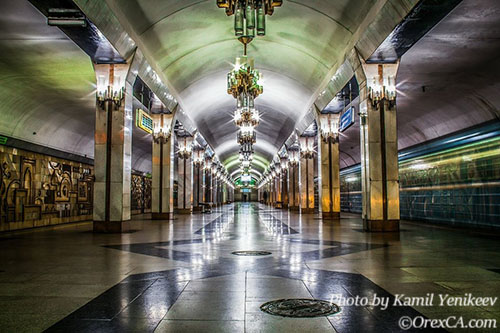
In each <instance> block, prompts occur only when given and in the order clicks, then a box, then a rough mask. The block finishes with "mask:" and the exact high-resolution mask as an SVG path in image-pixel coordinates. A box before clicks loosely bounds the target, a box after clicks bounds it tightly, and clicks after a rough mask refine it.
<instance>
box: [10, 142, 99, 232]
mask: <svg viewBox="0 0 500 333" xmlns="http://www.w3.org/2000/svg"><path fill="white" fill-rule="evenodd" d="M92 172H93V171H92V166H90V165H86V164H82V163H77V162H71V161H67V160H63V159H59V158H55V157H49V156H44V155H41V154H37V153H31V152H25V151H21V150H18V149H14V148H9V147H0V174H1V182H0V230H12V229H19V228H29V227H35V226H41V225H50V224H58V223H64V222H69V219H67V218H72V217H84V218H85V219H89V218H91V216H92V182H93V176H92ZM77 220H78V219H77Z"/></svg>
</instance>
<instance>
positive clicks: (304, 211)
mask: <svg viewBox="0 0 500 333" xmlns="http://www.w3.org/2000/svg"><path fill="white" fill-rule="evenodd" d="M300 212H301V213H302V214H314V208H301V209H300Z"/></svg>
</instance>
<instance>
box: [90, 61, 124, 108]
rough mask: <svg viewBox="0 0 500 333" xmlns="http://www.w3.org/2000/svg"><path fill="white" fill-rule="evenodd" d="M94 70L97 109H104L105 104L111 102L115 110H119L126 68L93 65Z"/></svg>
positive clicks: (112, 65) (116, 65) (122, 96)
mask: <svg viewBox="0 0 500 333" xmlns="http://www.w3.org/2000/svg"><path fill="white" fill-rule="evenodd" d="M94 69H95V72H96V76H97V92H96V99H97V103H98V105H99V107H100V108H101V109H104V108H105V103H106V102H112V103H113V105H114V106H115V108H119V107H120V106H121V105H122V101H123V99H124V97H125V77H126V75H127V70H126V67H124V66H120V65H119V64H111V65H104V64H95V65H94Z"/></svg>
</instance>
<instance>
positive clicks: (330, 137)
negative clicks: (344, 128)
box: [319, 114, 340, 143]
mask: <svg viewBox="0 0 500 333" xmlns="http://www.w3.org/2000/svg"><path fill="white" fill-rule="evenodd" d="M339 116H340V115H339V114H321V115H320V116H319V123H320V126H319V130H320V133H321V137H322V138H323V140H324V141H325V142H332V143H333V142H338V139H339V119H340V117H339Z"/></svg>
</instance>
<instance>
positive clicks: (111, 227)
mask: <svg viewBox="0 0 500 333" xmlns="http://www.w3.org/2000/svg"><path fill="white" fill-rule="evenodd" d="M93 231H94V232H95V233H122V232H128V231H130V221H94V225H93Z"/></svg>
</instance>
